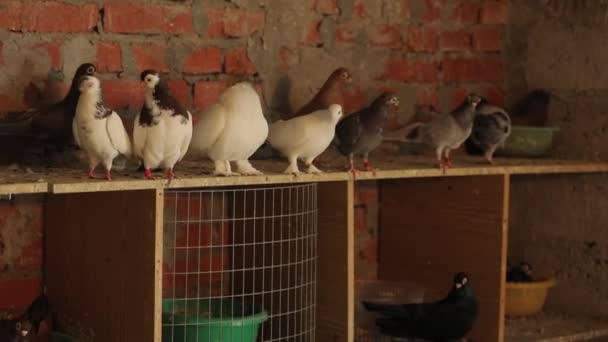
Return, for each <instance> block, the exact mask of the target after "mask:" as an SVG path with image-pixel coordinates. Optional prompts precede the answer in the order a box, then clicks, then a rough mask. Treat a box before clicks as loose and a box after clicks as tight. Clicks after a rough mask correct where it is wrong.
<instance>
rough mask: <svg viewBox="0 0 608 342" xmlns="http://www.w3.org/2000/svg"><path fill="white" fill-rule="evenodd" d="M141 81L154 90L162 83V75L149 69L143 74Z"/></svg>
mask: <svg viewBox="0 0 608 342" xmlns="http://www.w3.org/2000/svg"><path fill="white" fill-rule="evenodd" d="M140 78H141V81H142V82H144V84H145V85H146V87H148V88H150V89H154V87H156V85H157V84H158V83H159V82H160V75H159V74H158V72H156V71H155V70H151V69H147V70H144V71H143V72H142V73H141V76H140Z"/></svg>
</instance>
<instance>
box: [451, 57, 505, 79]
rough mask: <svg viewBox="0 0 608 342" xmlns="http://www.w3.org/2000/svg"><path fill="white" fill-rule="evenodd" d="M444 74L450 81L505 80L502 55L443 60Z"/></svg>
mask: <svg viewBox="0 0 608 342" xmlns="http://www.w3.org/2000/svg"><path fill="white" fill-rule="evenodd" d="M443 76H444V80H445V81H448V82H483V81H487V82H497V81H502V80H504V68H503V62H502V60H501V59H500V57H479V58H456V59H447V60H444V61H443Z"/></svg>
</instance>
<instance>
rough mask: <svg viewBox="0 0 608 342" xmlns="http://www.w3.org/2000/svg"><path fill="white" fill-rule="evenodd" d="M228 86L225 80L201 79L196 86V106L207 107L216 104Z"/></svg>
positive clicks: (197, 107)
mask: <svg viewBox="0 0 608 342" xmlns="http://www.w3.org/2000/svg"><path fill="white" fill-rule="evenodd" d="M226 88H228V83H227V82H224V81H215V82H214V81H199V82H196V84H195V86H194V107H195V108H196V109H205V108H207V107H209V106H211V105H212V104H214V103H215V102H216V101H217V100H218V99H219V97H220V96H221V95H222V93H223V92H224V90H226Z"/></svg>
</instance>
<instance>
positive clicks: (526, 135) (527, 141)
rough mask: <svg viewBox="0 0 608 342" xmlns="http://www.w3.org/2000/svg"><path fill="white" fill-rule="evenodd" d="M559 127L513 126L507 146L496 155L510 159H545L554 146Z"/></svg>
mask: <svg viewBox="0 0 608 342" xmlns="http://www.w3.org/2000/svg"><path fill="white" fill-rule="evenodd" d="M558 131H559V128H558V127H531V126H513V127H512V128H511V134H510V135H509V137H508V138H507V141H505V146H504V147H502V148H499V149H498V150H497V151H496V155H502V156H508V157H523V158H538V157H543V156H545V155H546V154H547V152H549V150H550V149H551V147H552V146H553V140H554V138H555V134H556V133H557V132H558Z"/></svg>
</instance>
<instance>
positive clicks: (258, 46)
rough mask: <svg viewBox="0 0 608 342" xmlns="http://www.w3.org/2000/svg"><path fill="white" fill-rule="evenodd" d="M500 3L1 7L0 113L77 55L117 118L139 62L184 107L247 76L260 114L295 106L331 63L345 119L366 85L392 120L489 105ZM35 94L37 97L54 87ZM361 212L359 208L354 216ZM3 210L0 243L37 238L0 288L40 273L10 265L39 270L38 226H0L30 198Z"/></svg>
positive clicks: (101, 0) (64, 70) (326, 0)
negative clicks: (345, 87) (341, 86)
mask: <svg viewBox="0 0 608 342" xmlns="http://www.w3.org/2000/svg"><path fill="white" fill-rule="evenodd" d="M260 3H263V4H264V6H260ZM507 7H508V1H507V0H441V1H440V0H340V1H337V0H302V1H278V0H276V1H275V0H273V1H262V0H260V1H245V0H235V1H231V2H227V1H221V0H209V1H206V0H205V1H203V0H186V1H172V0H156V1H153V2H152V3H149V1H141V0H132V1H128V0H121V1H118V0H113V1H106V0H83V1H61V0H48V1H47V0H41V1H30V0H6V1H1V2H0V38H1V39H0V112H2V111H6V110H12V109H20V108H24V107H26V103H25V102H26V101H25V99H24V91H25V89H26V87H27V85H28V84H29V82H31V81H33V82H34V83H36V84H37V85H39V87H42V88H44V80H46V79H47V76H48V72H49V71H53V73H54V74H58V75H60V76H61V75H63V76H64V77H65V79H70V78H71V77H72V74H73V72H74V70H75V69H76V68H77V66H78V65H79V64H80V63H83V62H88V61H93V62H96V63H97V66H98V70H99V73H100V78H101V79H102V84H103V90H104V98H105V100H106V102H107V104H108V105H109V106H111V107H113V108H115V109H117V110H119V112H121V113H124V110H129V111H131V112H133V111H137V110H139V108H140V106H141V102H142V91H141V88H140V83H139V79H138V75H139V72H141V71H142V70H143V69H145V68H156V69H159V70H161V71H164V72H167V73H168V75H169V78H170V79H171V82H170V86H171V88H172V89H173V91H174V93H175V94H176V96H177V97H178V98H179V99H180V100H181V101H182V102H183V103H184V105H186V106H188V107H190V108H194V109H200V108H204V107H206V106H208V105H209V104H210V103H212V102H213V100H214V99H216V98H217V97H218V96H219V94H220V93H221V91H222V90H223V89H225V87H226V86H227V84H229V83H230V82H234V81H236V80H242V79H248V80H252V81H255V82H259V83H261V90H263V95H264V99H265V104H266V105H267V107H269V108H270V110H269V111H268V113H269V115H270V116H273V117H276V115H277V113H276V112H277V111H285V110H288V109H289V108H296V107H299V106H300V105H301V104H303V103H304V102H306V101H308V100H309V99H310V97H311V96H312V94H313V93H314V92H316V90H317V89H318V88H319V87H320V84H321V83H322V82H323V81H324V80H325V79H326V77H327V75H328V73H329V72H330V71H332V70H333V69H334V68H336V67H338V66H346V67H348V68H349V69H351V71H352V73H353V74H354V79H355V82H354V86H353V89H351V90H350V92H349V94H347V95H348V96H347V99H348V103H347V104H346V105H345V107H346V110H347V111H351V110H355V109H357V108H359V107H361V106H362V105H364V104H365V103H366V102H368V101H369V100H370V99H371V98H372V97H374V96H375V95H376V94H377V92H378V90H380V89H393V90H395V91H397V92H398V93H399V95H400V97H401V102H402V106H403V109H402V111H401V112H402V113H401V116H402V118H401V119H403V120H407V117H408V116H410V115H411V113H413V112H414V110H413V108H414V106H416V105H420V104H432V105H436V106H439V107H440V108H442V109H447V108H449V107H451V106H453V105H454V104H455V103H457V102H459V101H460V100H461V99H462V98H463V97H464V96H465V94H466V93H467V92H469V91H478V92H480V93H481V94H482V95H485V96H487V97H489V98H490V99H491V100H493V101H495V102H497V103H502V102H503V98H504V90H503V79H504V77H505V72H504V67H503V60H502V47H503V40H504V35H505V25H506V21H507ZM47 86H48V87H47V89H46V93H48V94H49V95H51V96H55V97H57V96H58V95H57V94H59V95H60V94H61V93H62V92H64V91H65V86H63V87H54V86H53V84H52V82H51V84H47ZM127 126H130V123H127ZM370 191H373V190H370ZM363 197H365V198H368V196H363ZM369 198H371V199H366V201H370V202H371V203H373V202H374V196H369ZM366 203H367V202H366ZM362 205H364V206H365V208H364V209H362V207H361V206H362ZM367 206H368V204H361V203H360V204H359V207H358V209H357V210H356V212H357V215H358V217H359V216H362V215H363V216H365V215H366V214H365V213H367V212H369V210H368V208H367ZM372 206H373V204H372ZM8 208H10V206H9V207H6V205H4V204H2V207H1V208H0V223H2V225H1V226H0V229H1V231H0V234H1V235H2V236H3V237H4V236H5V235H6V234H7V232H9V231H15V230H19V231H23V232H26V233H25V234H26V235H28V234H29V235H28V236H38V237H36V238H32V239H33V240H32V239H30V240H28V241H29V242H28V244H26V245H22V244H15V245H14V246H12V248H14V249H15V250H14V254H13V255H14V256H15V257H13V258H12V259H2V262H3V263H5V264H7V265H9V268H8V270H9V271H7V269H6V267H5V268H4V269H2V271H1V272H2V273H1V274H0V290H1V289H2V286H13V288H15V287H19V286H16V285H11V284H14V282H13V280H14V281H17V280H19V281H21V280H22V279H30V278H31V277H34V278H36V277H39V274H40V267H39V264H38V265H32V264H30V265H29V266H28V267H30V268H29V269H27V270H17V269H14V268H13V267H17V266H16V265H19V263H20V262H21V261H18V260H21V259H23V258H25V259H28V260H33V259H36V260H38V262H39V255H40V251H39V245H40V244H39V242H34V241H39V234H40V233H39V232H40V226H39V225H40V224H39V223H38V226H37V225H34V224H31V223H28V222H17V223H15V222H14V221H10V220H8V218H9V217H13V216H11V215H16V214H15V212H17V213H22V214H18V215H25V216H27V215H33V216H36V215H38V214H37V213H39V212H40V210H41V209H40V208H41V204H40V202H39V203H38V204H27V203H18V204H17V208H18V209H14V208H13V209H10V210H9V209H8ZM368 221H369V222H373V219H367V218H365V219H361V218H358V222H368ZM366 230H367V228H366V229H363V228H362V226H361V224H359V226H358V230H357V231H358V234H359V233H360V234H359V238H360V240H358V242H357V243H358V246H359V248H360V249H361V260H362V261H363V262H364V264H366V265H368V266H369V268H368V270H367V271H366V272H365V273H364V274H365V277H371V276H373V274H374V271H373V262H374V249H375V248H376V247H375V242H374V241H373V239H374V238H375V235H374V234H370V233H365V231H366ZM372 230H373V229H372ZM36 239H38V240H36ZM3 241H4V243H5V244H6V243H10V244H14V242H11V241H10V240H6V238H5V237H4V240H3ZM365 241H368V242H365ZM36 243H38V245H36ZM5 248H6V247H5ZM20 258H21V259H20ZM27 262H29V261H27ZM361 270H363V268H361ZM362 276H364V275H362ZM9 280H10V281H9ZM31 287H32V286H30V285H28V286H27V287H23V288H24V289H25V290H23V291H12V292H11V293H17V292H19V293H30V292H31V291H30V292H28V291H29V290H27V289H28V288H31ZM0 293H5V292H4V291H0ZM2 298H4V296H2ZM12 298H17V297H12ZM10 305H20V303H17V302H15V303H12V304H10Z"/></svg>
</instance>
